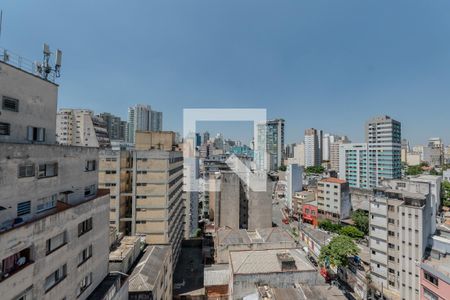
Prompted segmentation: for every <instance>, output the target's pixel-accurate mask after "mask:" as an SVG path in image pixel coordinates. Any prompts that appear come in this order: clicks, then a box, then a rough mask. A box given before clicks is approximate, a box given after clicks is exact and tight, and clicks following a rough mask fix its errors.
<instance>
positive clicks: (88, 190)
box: [84, 184, 95, 197]
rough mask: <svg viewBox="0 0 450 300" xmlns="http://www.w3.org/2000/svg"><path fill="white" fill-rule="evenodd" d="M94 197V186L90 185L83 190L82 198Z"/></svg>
mask: <svg viewBox="0 0 450 300" xmlns="http://www.w3.org/2000/svg"><path fill="white" fill-rule="evenodd" d="M93 195H95V184H91V185H89V186H87V187H85V188H84V196H85V197H88V196H93Z"/></svg>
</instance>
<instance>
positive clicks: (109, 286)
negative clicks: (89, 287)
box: [87, 273, 127, 300]
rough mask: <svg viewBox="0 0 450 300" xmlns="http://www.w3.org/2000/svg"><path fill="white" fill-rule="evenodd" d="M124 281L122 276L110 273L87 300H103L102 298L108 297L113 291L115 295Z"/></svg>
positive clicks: (124, 278)
mask: <svg viewBox="0 0 450 300" xmlns="http://www.w3.org/2000/svg"><path fill="white" fill-rule="evenodd" d="M126 280H127V277H126V276H124V275H121V274H115V273H110V274H109V275H108V276H106V277H105V279H103V281H102V282H101V283H100V284H99V285H98V286H97V287H96V288H95V290H94V291H93V292H92V293H91V294H90V295H89V297H88V298H87V300H97V299H104V297H106V296H107V295H110V293H111V291H112V290H115V293H114V294H116V293H117V292H118V289H120V288H121V287H122V286H123V284H124V283H125V282H126Z"/></svg>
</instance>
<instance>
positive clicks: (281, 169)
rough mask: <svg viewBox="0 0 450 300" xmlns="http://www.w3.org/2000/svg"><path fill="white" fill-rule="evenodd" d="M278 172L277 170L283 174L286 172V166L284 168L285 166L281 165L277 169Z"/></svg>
mask: <svg viewBox="0 0 450 300" xmlns="http://www.w3.org/2000/svg"><path fill="white" fill-rule="evenodd" d="M278 170H279V171H283V172H285V171H286V166H285V165H281V166H280V167H279V168H278Z"/></svg>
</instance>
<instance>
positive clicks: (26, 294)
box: [0, 61, 109, 299]
mask: <svg viewBox="0 0 450 300" xmlns="http://www.w3.org/2000/svg"><path fill="white" fill-rule="evenodd" d="M0 69H1V72H0V98H1V101H2V107H1V110H0V116H1V117H0V122H1V123H0V126H1V128H2V130H0V182H1V184H0V222H1V224H0V295H1V298H2V299H86V298H87V297H88V296H89V294H90V293H91V292H92V291H93V290H94V289H95V287H96V286H97V285H98V284H100V283H101V282H102V280H103V279H104V278H105V277H106V275H107V274H108V253H109V235H108V232H109V224H108V206H109V193H108V191H106V190H98V188H97V182H98V178H97V177H98V174H97V169H96V167H95V166H96V165H97V160H98V149H96V148H88V147H67V146H60V145H57V144H56V143H55V142H56V141H55V136H56V135H55V133H56V103H57V90H58V86H57V85H56V84H54V83H53V82H50V81H48V80H44V79H42V78H40V77H38V76H36V75H34V74H30V73H28V72H26V71H23V70H21V69H20V68H18V67H14V66H11V65H9V64H6V63H3V62H1V61H0ZM5 124H6V125H5ZM5 128H7V130H5Z"/></svg>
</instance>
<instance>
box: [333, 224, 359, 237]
mask: <svg viewBox="0 0 450 300" xmlns="http://www.w3.org/2000/svg"><path fill="white" fill-rule="evenodd" d="M339 234H342V235H346V236H348V237H351V238H352V239H362V238H363V237H364V232H362V231H361V230H359V229H358V228H356V227H355V226H350V225H348V226H344V227H342V228H341V230H340V231H339Z"/></svg>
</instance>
